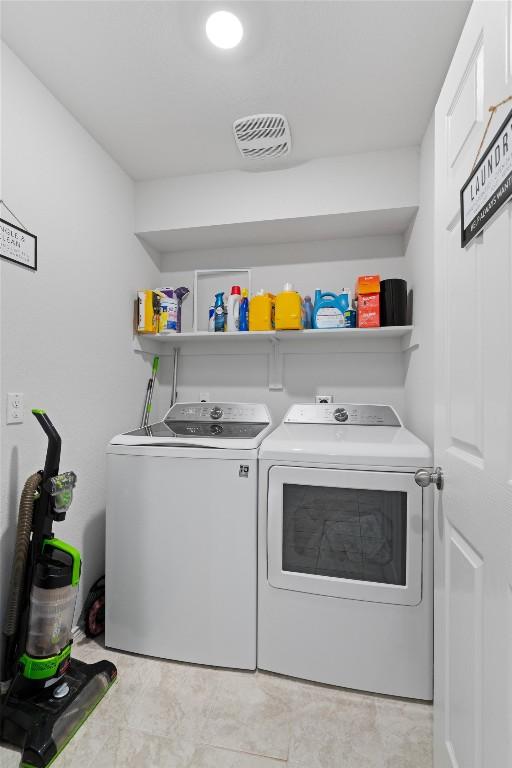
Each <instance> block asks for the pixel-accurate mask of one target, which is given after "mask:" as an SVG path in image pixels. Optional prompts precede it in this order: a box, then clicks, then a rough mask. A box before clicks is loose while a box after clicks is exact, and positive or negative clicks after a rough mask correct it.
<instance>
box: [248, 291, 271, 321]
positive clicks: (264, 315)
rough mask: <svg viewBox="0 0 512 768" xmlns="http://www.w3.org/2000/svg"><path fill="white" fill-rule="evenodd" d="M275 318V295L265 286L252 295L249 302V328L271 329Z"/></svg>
mask: <svg viewBox="0 0 512 768" xmlns="http://www.w3.org/2000/svg"><path fill="white" fill-rule="evenodd" d="M273 320H274V297H273V295H272V294H271V293H265V291H264V290H263V288H262V289H261V290H260V291H258V293H257V294H256V295H255V296H253V297H252V299H251V301H250V304H249V330H250V331H271V330H272V327H273Z"/></svg>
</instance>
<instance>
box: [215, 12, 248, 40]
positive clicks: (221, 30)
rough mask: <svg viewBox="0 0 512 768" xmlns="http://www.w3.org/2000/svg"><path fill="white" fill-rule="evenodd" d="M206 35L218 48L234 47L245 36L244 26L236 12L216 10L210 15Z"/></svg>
mask: <svg viewBox="0 0 512 768" xmlns="http://www.w3.org/2000/svg"><path fill="white" fill-rule="evenodd" d="M206 35H207V37H208V40H209V41H210V42H211V43H213V44H214V45H216V46H217V48H234V47H235V46H236V45H238V43H239V42H240V40H241V39H242V37H243V36H244V28H243V27H242V22H241V21H240V19H239V18H238V16H235V14H234V13H230V12H229V11H216V12H215V13H212V15H211V16H209V17H208V20H207V22H206Z"/></svg>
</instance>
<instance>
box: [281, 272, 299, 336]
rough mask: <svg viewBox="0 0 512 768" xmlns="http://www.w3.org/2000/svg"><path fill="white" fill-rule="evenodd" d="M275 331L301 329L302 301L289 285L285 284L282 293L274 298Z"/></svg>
mask: <svg viewBox="0 0 512 768" xmlns="http://www.w3.org/2000/svg"><path fill="white" fill-rule="evenodd" d="M275 322H276V331H300V330H301V329H302V299H301V297H300V294H298V293H297V291H294V290H293V285H292V284H291V283H285V286H284V289H283V291H282V293H278V294H277V296H276V321H275Z"/></svg>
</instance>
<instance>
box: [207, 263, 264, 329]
mask: <svg viewBox="0 0 512 768" xmlns="http://www.w3.org/2000/svg"><path fill="white" fill-rule="evenodd" d="M232 285H239V286H240V288H247V290H248V291H249V296H250V295H251V270H250V269H227V268H226V269H196V271H195V272H194V331H207V330H208V309H209V307H210V306H211V304H212V301H213V299H214V296H215V294H216V293H219V292H220V291H224V301H227V299H228V296H229V293H230V291H231V286H232Z"/></svg>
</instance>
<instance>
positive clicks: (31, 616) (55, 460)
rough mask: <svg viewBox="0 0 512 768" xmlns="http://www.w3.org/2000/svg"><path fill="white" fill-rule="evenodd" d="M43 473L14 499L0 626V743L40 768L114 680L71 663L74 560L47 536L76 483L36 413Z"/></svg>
mask: <svg viewBox="0 0 512 768" xmlns="http://www.w3.org/2000/svg"><path fill="white" fill-rule="evenodd" d="M33 413H34V415H35V417H36V419H37V420H38V422H39V424H40V425H41V427H42V428H43V430H44V432H45V433H46V435H47V437H48V448H47V453H46V461H45V466H44V469H43V470H41V471H40V472H36V473H35V474H34V475H32V476H31V477H29V478H28V480H27V481H26V483H25V487H24V489H23V492H22V496H21V501H20V511H19V516H18V528H17V533H16V546H15V555H14V560H13V567H12V573H11V583H10V590H9V596H8V606H7V614H6V619H5V623H4V627H3V640H4V649H3V667H2V675H1V686H2V688H1V689H0V693H1V697H0V740H1V741H4V742H7V743H9V744H12V745H14V746H17V747H19V748H20V749H21V750H22V758H21V764H20V765H21V766H23V767H24V768H45V766H48V765H50V763H51V762H52V761H53V760H54V759H55V758H56V757H57V755H58V754H59V753H60V752H61V750H62V749H63V747H64V746H65V745H66V744H67V742H68V741H69V740H70V739H71V737H72V736H73V735H74V733H75V732H76V731H77V730H78V728H79V727H80V726H81V725H82V723H83V722H84V720H85V719H86V718H87V717H88V715H89V714H90V713H91V712H92V710H93V709H94V707H95V706H96V704H98V702H99V701H100V700H101V698H102V697H103V696H104V694H105V693H106V691H107V690H108V688H109V687H110V686H111V684H112V683H113V682H114V680H115V679H116V676H117V670H116V668H115V666H114V665H113V664H112V663H111V662H109V661H100V662H98V663H96V664H84V663H83V662H81V661H77V660H76V659H72V658H71V646H72V637H71V634H72V632H71V631H72V623H73V614H74V611H75V604H76V598H77V594H78V585H79V581H80V571H81V565H82V564H81V558H80V553H79V552H78V551H77V550H76V549H74V547H72V546H71V545H69V544H67V543H66V542H64V541H61V540H60V539H57V538H55V537H54V535H53V532H52V528H53V522H54V521H61V520H64V519H65V517H66V513H67V511H68V509H69V506H70V504H71V501H72V498H73V489H74V487H75V484H76V475H75V473H74V472H65V473H63V474H59V463H60V448H61V439H60V436H59V434H58V432H57V430H56V429H55V427H54V426H53V424H52V422H51V421H50V419H49V418H48V416H47V415H46V413H45V412H44V411H40V410H35V411H33Z"/></svg>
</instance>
